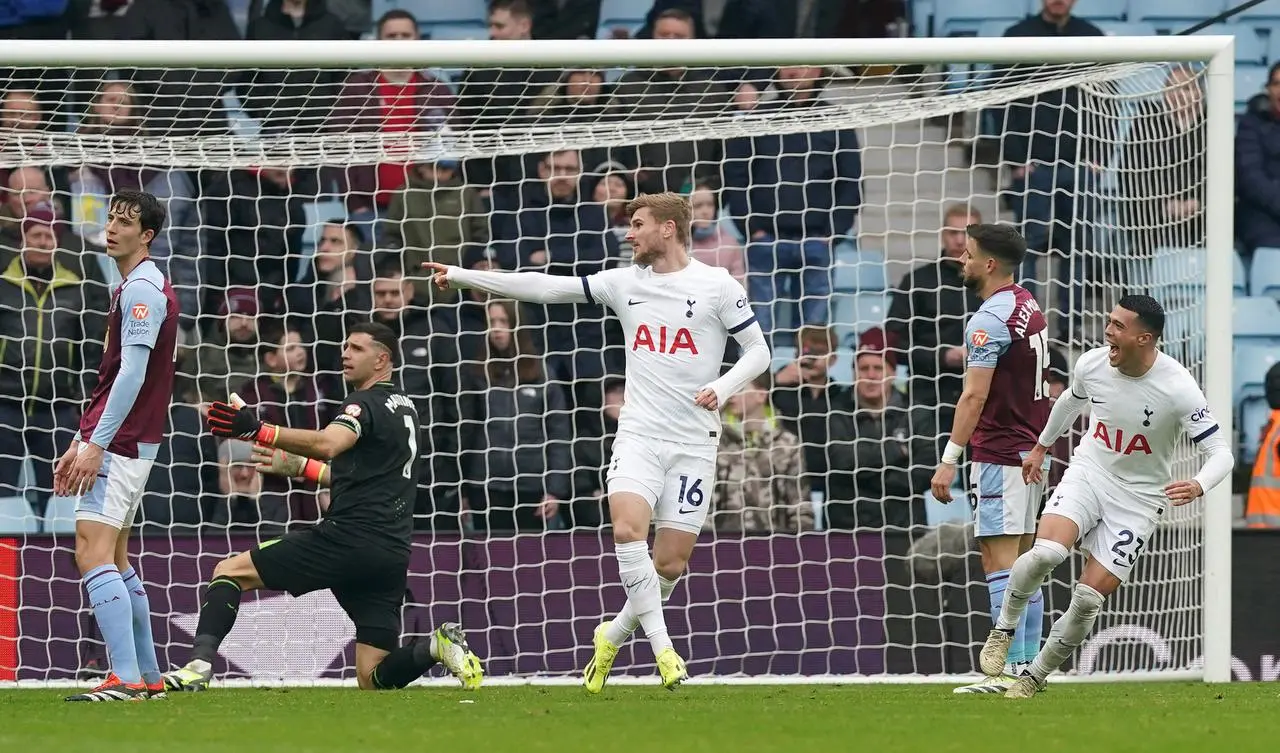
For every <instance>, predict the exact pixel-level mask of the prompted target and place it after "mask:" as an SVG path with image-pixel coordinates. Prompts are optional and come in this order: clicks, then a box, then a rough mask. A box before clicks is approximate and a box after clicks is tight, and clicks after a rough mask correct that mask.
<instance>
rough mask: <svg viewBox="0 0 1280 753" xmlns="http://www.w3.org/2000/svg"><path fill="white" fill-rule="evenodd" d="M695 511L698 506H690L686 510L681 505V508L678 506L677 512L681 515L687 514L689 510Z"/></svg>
mask: <svg viewBox="0 0 1280 753" xmlns="http://www.w3.org/2000/svg"><path fill="white" fill-rule="evenodd" d="M697 511H698V508H696V507H691V508H689V509H688V510H686V509H684V508H683V507H681V508H680V510H679V512H680V514H681V515H688V514H689V513H691V512H697Z"/></svg>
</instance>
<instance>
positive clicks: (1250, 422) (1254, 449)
mask: <svg viewBox="0 0 1280 753" xmlns="http://www.w3.org/2000/svg"><path fill="white" fill-rule="evenodd" d="M1239 415H1240V418H1239V424H1240V428H1239V430H1238V433H1239V435H1240V462H1242V463H1245V464H1246V465H1250V464H1252V463H1253V461H1254V459H1255V458H1257V457H1258V445H1259V444H1260V443H1261V442H1262V427H1264V426H1266V425H1267V419H1268V418H1270V416H1271V406H1270V405H1267V401H1266V400H1264V399H1262V398H1259V397H1253V398H1249V399H1248V400H1245V401H1244V402H1242V403H1241V404H1240V410H1239Z"/></svg>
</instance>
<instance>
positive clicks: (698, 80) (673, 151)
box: [606, 10, 733, 194]
mask: <svg viewBox="0 0 1280 753" xmlns="http://www.w3.org/2000/svg"><path fill="white" fill-rule="evenodd" d="M654 30H655V31H654V36H655V37H657V38H662V39H686V40H688V39H694V27H693V18H692V17H691V16H690V15H689V14H688V13H686V12H684V11H682V10H670V11H667V12H665V13H663V14H661V15H660V16H659V17H658V18H657V20H656V21H655V22H654ZM732 110H733V91H732V90H731V89H730V88H728V87H726V86H724V85H723V84H721V83H720V82H718V81H716V80H715V79H714V77H713V73H712V71H711V70H710V69H706V68H663V69H658V70H653V69H639V70H634V71H630V72H628V73H625V74H623V76H622V78H620V79H619V80H618V83H617V84H616V85H615V86H614V90H613V98H612V100H611V102H610V104H609V109H608V111H607V112H606V116H607V117H610V118H616V119H620V120H621V119H634V120H645V121H652V120H657V121H662V120H670V119H671V118H672V117H678V118H697V117H713V116H716V115H724V114H727V113H729V112H731V111H732ZM723 148H724V147H723V144H722V143H721V142H720V141H719V140H718V139H708V140H705V141H696V142H695V141H660V142H655V143H651V144H643V145H640V146H638V147H620V148H617V149H615V150H614V152H613V154H614V159H617V160H618V161H620V162H622V163H623V164H625V165H627V166H628V167H630V168H632V169H634V170H636V189H637V191H639V192H640V193H661V192H663V191H679V192H681V193H686V194H687V193H689V192H690V191H691V190H692V189H693V185H694V183H695V182H696V181H697V180H699V179H700V178H708V177H715V176H718V175H719V173H720V161H721V156H722V154H723Z"/></svg>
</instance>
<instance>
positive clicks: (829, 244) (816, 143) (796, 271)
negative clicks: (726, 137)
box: [724, 66, 862, 334]
mask: <svg viewBox="0 0 1280 753" xmlns="http://www.w3.org/2000/svg"><path fill="white" fill-rule="evenodd" d="M830 76H831V72H830V71H828V70H826V69H823V68H816V67H811V66H810V67H805V66H791V67H786V68H782V69H781V70H779V72H778V85H779V87H780V88H781V90H782V95H781V96H780V97H779V98H778V99H777V100H774V101H772V102H768V103H765V104H762V105H760V108H759V109H761V110H789V109H790V110H798V109H803V108H808V107H814V106H816V105H818V103H819V101H820V100H821V98H822V96H823V91H824V89H825V87H826V85H827V83H828V81H829V80H830ZM724 179H725V188H724V193H725V198H726V202H727V204H728V206H729V211H730V213H731V214H732V215H733V218H734V220H735V221H736V222H737V223H738V226H739V228H740V229H741V231H742V234H743V235H744V236H745V237H746V238H747V239H748V240H747V292H748V294H749V295H750V297H751V302H752V306H753V308H754V309H755V312H756V319H757V320H759V322H760V326H761V327H762V328H763V329H764V331H765V333H766V334H769V333H771V332H772V330H773V329H774V327H775V326H776V325H777V322H776V321H775V316H774V314H775V310H777V309H780V306H778V302H780V301H782V300H787V301H789V302H791V307H798V309H799V314H800V323H801V324H813V325H823V324H826V323H827V322H828V321H829V319H830V311H829V306H828V299H829V298H830V296H831V255H832V248H833V246H834V245H835V243H836V242H837V241H838V240H839V239H843V238H851V237H853V235H854V221H855V220H856V218H857V216H858V210H859V208H860V206H861V204H862V192H861V188H860V185H859V184H860V182H861V180H862V156H861V146H860V145H859V144H858V135H857V133H856V132H855V131H854V130H853V129H852V128H846V129H841V130H836V131H822V132H818V133H796V134H787V135H774V136H757V137H753V138H738V139H731V140H730V141H729V142H728V144H727V145H726V147H725V164H724Z"/></svg>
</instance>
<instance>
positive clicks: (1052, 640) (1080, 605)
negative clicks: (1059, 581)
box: [1027, 583, 1104, 682]
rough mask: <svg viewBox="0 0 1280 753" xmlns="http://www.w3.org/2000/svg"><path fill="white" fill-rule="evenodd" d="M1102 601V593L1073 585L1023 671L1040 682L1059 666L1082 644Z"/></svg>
mask: <svg viewBox="0 0 1280 753" xmlns="http://www.w3.org/2000/svg"><path fill="white" fill-rule="evenodd" d="M1103 600H1104V597H1103V596H1102V594H1100V593H1098V592H1097V591H1096V590H1094V589H1092V588H1090V587H1089V586H1086V585H1084V584H1083V583H1077V584H1076V587H1075V591H1074V592H1073V593H1072V594H1071V606H1069V607H1067V611H1066V613H1064V614H1063V615H1062V616H1061V617H1059V618H1058V621H1057V622H1055V623H1053V629H1052V630H1050V631H1049V640H1047V641H1045V643H1044V648H1042V649H1040V653H1039V654H1038V655H1037V656H1036V658H1035V661H1033V662H1031V667H1030V668H1029V669H1028V670H1027V671H1028V672H1030V673H1031V676H1032V677H1034V678H1036V679H1037V680H1040V681H1041V682H1043V681H1044V678H1046V677H1048V676H1049V674H1050V673H1051V672H1053V671H1054V670H1055V669H1057V668H1058V667H1061V666H1062V663H1063V662H1064V661H1066V660H1067V657H1069V656H1071V654H1072V652H1074V651H1075V650H1076V649H1077V648H1079V646H1080V644H1081V643H1084V639H1085V637H1086V636H1088V635H1089V631H1090V630H1093V623H1094V621H1095V620H1097V619H1098V612H1100V611H1102V602H1103Z"/></svg>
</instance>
